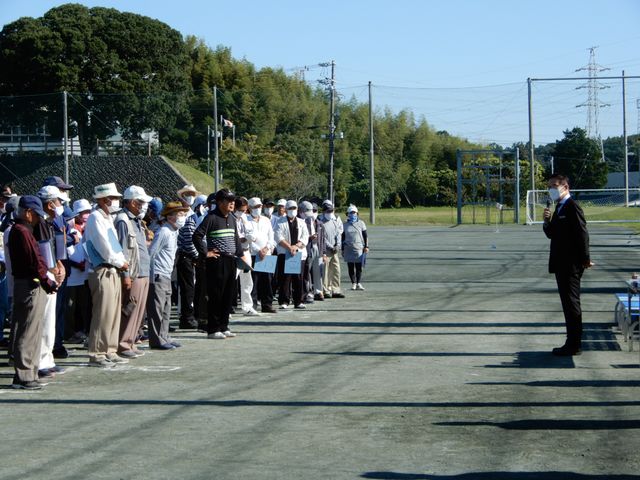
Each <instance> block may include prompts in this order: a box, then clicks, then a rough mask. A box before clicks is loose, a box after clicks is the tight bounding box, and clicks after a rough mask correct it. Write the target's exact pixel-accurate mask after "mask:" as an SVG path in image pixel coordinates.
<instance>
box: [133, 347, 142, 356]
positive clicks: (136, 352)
mask: <svg viewBox="0 0 640 480" xmlns="http://www.w3.org/2000/svg"><path fill="white" fill-rule="evenodd" d="M131 351H132V352H133V353H135V354H136V357H142V356H143V355H144V350H140V349H139V348H136V349H134V350H131Z"/></svg>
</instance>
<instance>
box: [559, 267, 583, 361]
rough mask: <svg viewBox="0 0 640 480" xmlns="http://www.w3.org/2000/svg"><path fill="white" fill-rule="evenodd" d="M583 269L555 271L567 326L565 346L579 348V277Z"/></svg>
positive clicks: (580, 316)
mask: <svg viewBox="0 0 640 480" xmlns="http://www.w3.org/2000/svg"><path fill="white" fill-rule="evenodd" d="M582 273H583V271H582V270H580V271H578V272H573V273H571V272H556V274H555V275H556V283H557V284H558V293H559V294H560V301H561V302H562V311H563V312H564V321H565V325H566V327H567V342H566V344H567V346H569V347H576V348H580V344H581V342H582V309H581V307H580V279H581V278H582Z"/></svg>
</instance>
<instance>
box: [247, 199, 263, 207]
mask: <svg viewBox="0 0 640 480" xmlns="http://www.w3.org/2000/svg"><path fill="white" fill-rule="evenodd" d="M258 205H262V200H260V199H259V198H258V197H252V198H250V199H249V208H256V207H257V206H258Z"/></svg>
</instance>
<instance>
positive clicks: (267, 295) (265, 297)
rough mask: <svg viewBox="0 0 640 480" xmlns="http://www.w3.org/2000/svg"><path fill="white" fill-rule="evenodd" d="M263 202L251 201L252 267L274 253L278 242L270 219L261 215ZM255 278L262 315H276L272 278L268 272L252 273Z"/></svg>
mask: <svg viewBox="0 0 640 480" xmlns="http://www.w3.org/2000/svg"><path fill="white" fill-rule="evenodd" d="M261 212H262V202H261V201H260V199H259V198H258V197H253V198H250V199H249V215H248V220H249V223H250V224H251V230H252V232H253V241H252V242H251V246H250V253H251V265H252V266H255V264H256V260H257V259H260V260H262V259H263V258H264V257H266V256H267V255H271V254H272V253H273V249H274V248H275V247H276V242H275V239H274V236H273V227H272V226H271V222H270V221H269V218H268V217H266V216H265V215H261ZM251 274H252V276H253V285H254V288H253V292H252V297H253V299H254V302H255V301H256V300H260V310H261V311H262V313H276V310H275V309H274V308H273V306H272V305H271V304H272V303H273V290H272V288H271V277H272V276H273V275H272V274H271V273H268V272H256V271H252V272H251Z"/></svg>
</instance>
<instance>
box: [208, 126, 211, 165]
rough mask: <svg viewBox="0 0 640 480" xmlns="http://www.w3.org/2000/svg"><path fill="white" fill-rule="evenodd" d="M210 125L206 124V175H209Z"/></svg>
mask: <svg viewBox="0 0 640 480" xmlns="http://www.w3.org/2000/svg"><path fill="white" fill-rule="evenodd" d="M210 165H211V126H210V125H207V175H211V167H210Z"/></svg>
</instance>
